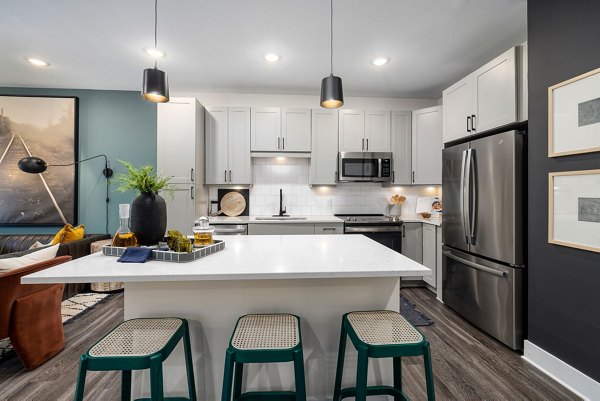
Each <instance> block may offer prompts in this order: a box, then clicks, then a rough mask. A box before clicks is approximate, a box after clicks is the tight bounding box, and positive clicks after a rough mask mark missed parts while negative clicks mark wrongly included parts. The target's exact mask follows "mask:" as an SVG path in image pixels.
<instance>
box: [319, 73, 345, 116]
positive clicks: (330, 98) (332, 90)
mask: <svg viewBox="0 0 600 401" xmlns="http://www.w3.org/2000/svg"><path fill="white" fill-rule="evenodd" d="M343 105H344V91H343V90H342V79H341V78H340V77H336V76H335V75H333V74H331V75H330V76H328V77H325V78H323V81H321V107H324V108H326V109H337V108H338V107H342V106H343Z"/></svg>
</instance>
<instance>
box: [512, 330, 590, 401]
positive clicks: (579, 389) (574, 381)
mask: <svg viewBox="0 0 600 401" xmlns="http://www.w3.org/2000/svg"><path fill="white" fill-rule="evenodd" d="M523 359H524V360H525V361H527V362H529V363H530V364H532V365H533V366H535V367H536V368H538V369H539V370H541V371H542V372H544V373H545V374H547V375H548V376H550V377H551V378H553V379H554V380H556V381H557V382H559V383H560V384H562V385H563V386H565V387H566V388H568V389H569V390H571V391H572V392H574V393H575V394H577V395H578V396H580V397H581V398H583V399H584V400H586V401H594V400H600V383H598V382H597V381H595V380H594V379H592V378H591V377H589V376H587V375H586V374H584V373H582V372H580V371H579V370H577V369H575V368H574V367H572V366H571V365H569V364H567V363H566V362H563V361H562V360H560V359H558V358H557V357H555V356H554V355H552V354H550V353H549V352H548V351H545V350H543V349H542V348H540V347H538V346H537V345H535V344H534V343H532V342H529V341H527V340H525V349H524V352H523Z"/></svg>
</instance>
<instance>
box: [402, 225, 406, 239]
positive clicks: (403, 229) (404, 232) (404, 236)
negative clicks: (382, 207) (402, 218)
mask: <svg viewBox="0 0 600 401" xmlns="http://www.w3.org/2000/svg"><path fill="white" fill-rule="evenodd" d="M402 238H406V227H405V226H402Z"/></svg>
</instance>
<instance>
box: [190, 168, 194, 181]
mask: <svg viewBox="0 0 600 401" xmlns="http://www.w3.org/2000/svg"><path fill="white" fill-rule="evenodd" d="M190 181H192V182H194V169H193V168H191V169H190Z"/></svg>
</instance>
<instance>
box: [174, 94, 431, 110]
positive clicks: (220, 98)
mask: <svg viewBox="0 0 600 401" xmlns="http://www.w3.org/2000/svg"><path fill="white" fill-rule="evenodd" d="M171 96H172V97H195V98H197V99H198V100H199V101H200V103H201V104H202V105H203V106H241V107H249V106H255V107H265V106H279V107H310V108H319V107H320V106H319V95H318V94H315V95H314V96H308V95H270V94H242V93H209V92H176V93H172V94H171ZM438 104H440V99H400V98H378V97H344V108H348V109H352V108H358V109H384V110H417V109H422V108H425V107H431V106H437V105H438Z"/></svg>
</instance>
